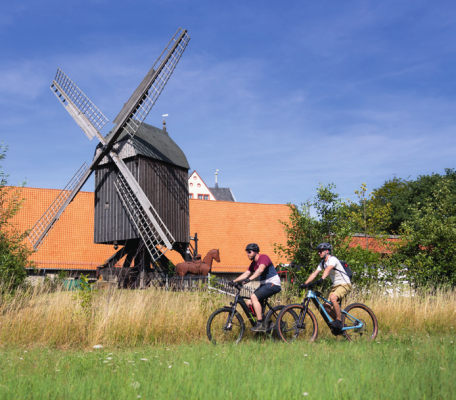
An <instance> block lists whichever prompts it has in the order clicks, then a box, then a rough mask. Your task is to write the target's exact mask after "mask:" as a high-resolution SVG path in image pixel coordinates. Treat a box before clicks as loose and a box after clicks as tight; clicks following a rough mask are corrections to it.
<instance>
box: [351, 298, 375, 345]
mask: <svg viewBox="0 0 456 400" xmlns="http://www.w3.org/2000/svg"><path fill="white" fill-rule="evenodd" d="M342 323H343V325H344V328H351V329H347V330H344V331H343V332H344V336H345V337H346V338H347V340H349V341H350V342H354V341H368V340H373V339H375V338H376V336H377V333H378V323H377V318H376V317H375V314H374V313H373V312H372V310H371V309H370V308H369V307H367V306H365V305H364V304H361V303H354V304H350V305H349V306H348V307H347V308H345V310H344V312H343V313H342Z"/></svg>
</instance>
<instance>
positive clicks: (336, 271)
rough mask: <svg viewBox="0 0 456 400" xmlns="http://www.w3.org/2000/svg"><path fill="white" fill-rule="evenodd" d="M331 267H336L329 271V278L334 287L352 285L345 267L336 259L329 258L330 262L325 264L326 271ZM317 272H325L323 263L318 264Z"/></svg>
mask: <svg viewBox="0 0 456 400" xmlns="http://www.w3.org/2000/svg"><path fill="white" fill-rule="evenodd" d="M330 265H332V266H334V268H333V269H332V270H331V271H329V277H330V278H331V281H332V283H333V286H337V285H347V284H351V282H350V278H349V277H348V276H347V275H346V274H345V269H344V267H342V264H341V263H340V261H339V260H338V259H337V258H336V257H334V256H329V258H328V261H326V262H325V269H326V268H328V267H329V266H330ZM317 270H318V271H323V268H322V267H321V263H320V264H318V267H317Z"/></svg>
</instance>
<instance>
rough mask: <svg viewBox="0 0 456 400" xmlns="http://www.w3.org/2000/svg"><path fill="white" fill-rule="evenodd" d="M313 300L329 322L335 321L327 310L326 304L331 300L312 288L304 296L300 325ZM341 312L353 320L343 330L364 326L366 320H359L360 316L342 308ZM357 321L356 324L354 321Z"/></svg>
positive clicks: (299, 325)
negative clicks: (351, 323) (351, 324)
mask: <svg viewBox="0 0 456 400" xmlns="http://www.w3.org/2000/svg"><path fill="white" fill-rule="evenodd" d="M319 299H321V300H323V303H322V302H320V301H319ZM311 301H312V303H313V304H314V305H315V307H316V308H317V309H318V311H319V312H320V314H321V316H322V317H323V319H324V320H325V322H326V323H327V324H329V323H330V322H332V321H333V319H332V318H331V316H330V315H329V314H328V312H327V311H326V309H325V307H324V304H329V305H332V304H331V302H330V301H329V300H326V299H325V298H324V297H323V296H322V295H321V293H320V292H318V291H315V292H314V291H312V290H311V289H309V290H308V292H307V295H306V297H305V298H304V300H303V302H302V305H303V306H304V311H303V312H301V315H300V317H299V321H298V327H301V326H302V323H303V321H304V318H305V317H306V314H307V309H308V307H309V303H310V302H311ZM341 313H342V314H344V316H345V318H348V319H349V320H350V321H352V322H353V326H346V327H343V328H342V331H348V330H349V329H360V328H363V327H364V322H363V321H361V320H359V319H358V318H355V317H354V316H353V315H351V314H349V313H347V312H346V311H344V310H341ZM355 321H356V322H357V323H356V324H355V323H354V322H355Z"/></svg>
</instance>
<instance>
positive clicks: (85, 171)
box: [28, 163, 92, 250]
mask: <svg viewBox="0 0 456 400" xmlns="http://www.w3.org/2000/svg"><path fill="white" fill-rule="evenodd" d="M91 172H92V171H90V170H89V168H88V166H87V164H86V163H84V164H82V166H81V168H79V170H78V172H76V174H75V175H74V176H73V178H71V180H70V182H68V184H67V185H66V186H65V188H64V189H63V190H62V191H61V192H60V193H59V195H58V196H57V197H56V199H55V200H54V202H53V203H52V204H51V205H50V206H49V208H48V209H47V210H46V211H45V213H44V214H43V215H42V216H41V218H40V219H39V220H38V222H37V223H36V224H35V226H34V227H33V228H32V229H31V230H30V233H29V235H28V240H29V241H30V243H31V244H32V246H33V248H34V249H35V250H38V248H39V247H40V245H41V243H42V242H43V240H44V239H45V238H46V236H47V235H48V233H49V231H50V230H51V228H52V227H53V226H54V224H55V222H56V221H57V220H58V219H59V218H60V216H61V215H62V213H63V211H65V208H66V207H67V206H68V204H70V203H71V202H72V201H73V199H74V197H75V196H76V194H77V193H78V192H79V190H80V189H81V187H82V186H83V185H84V183H85V182H86V181H87V179H88V178H89V176H90V174H91Z"/></svg>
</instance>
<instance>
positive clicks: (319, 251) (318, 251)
mask: <svg viewBox="0 0 456 400" xmlns="http://www.w3.org/2000/svg"><path fill="white" fill-rule="evenodd" d="M325 251H326V250H317V253H323V252H325Z"/></svg>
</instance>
